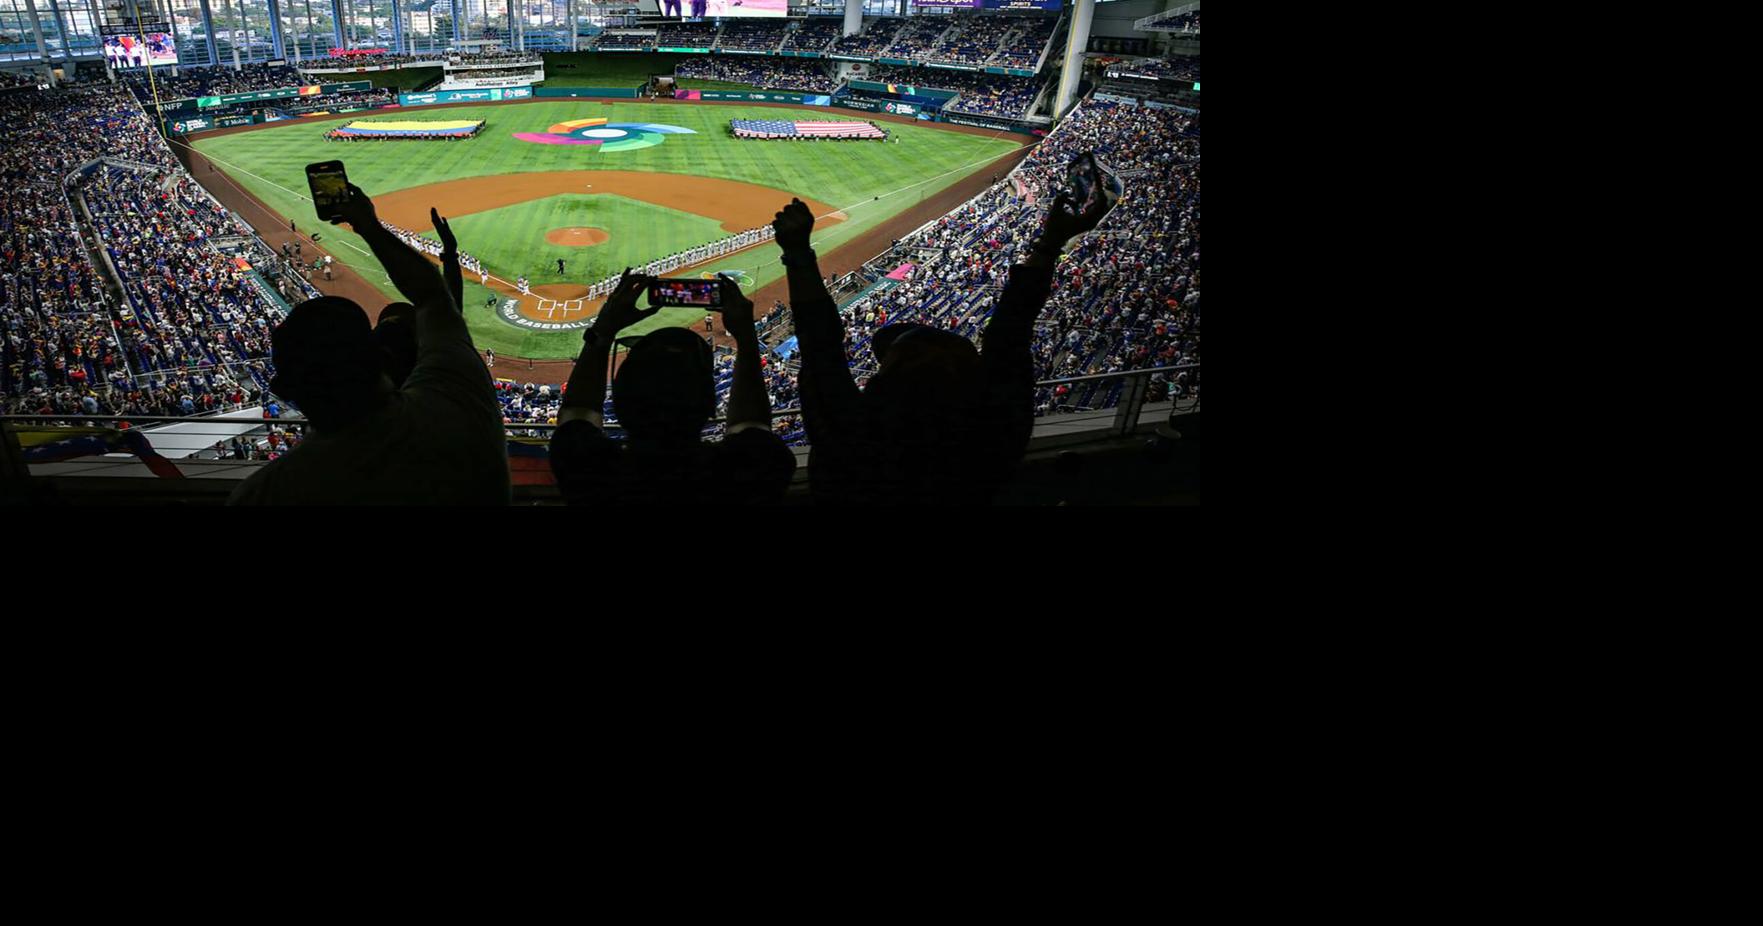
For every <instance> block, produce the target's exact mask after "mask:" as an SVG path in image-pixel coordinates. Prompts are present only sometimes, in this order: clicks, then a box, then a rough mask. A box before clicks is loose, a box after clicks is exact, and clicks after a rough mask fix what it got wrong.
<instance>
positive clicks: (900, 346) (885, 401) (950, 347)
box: [864, 324, 981, 411]
mask: <svg viewBox="0 0 1763 926" xmlns="http://www.w3.org/2000/svg"><path fill="white" fill-rule="evenodd" d="M872 347H873V348H874V350H875V359H876V360H877V361H878V362H879V363H880V366H881V368H880V369H879V370H877V371H876V374H875V375H874V376H872V377H870V378H869V385H868V387H867V388H866V389H865V390H864V394H865V395H868V396H869V397H870V399H871V403H872V405H875V406H877V407H879V406H882V405H895V404H910V405H914V406H918V410H919V411H935V410H936V409H937V408H946V407H950V406H960V405H965V404H967V403H969V402H972V401H974V400H975V399H977V398H978V397H979V386H980V382H981V377H980V363H979V351H977V350H975V349H974V346H973V342H972V341H969V340H968V339H966V338H964V337H962V336H961V335H958V334H955V333H953V332H950V331H944V330H942V329H940V328H930V327H926V326H924V325H914V324H897V325H888V326H887V327H885V328H883V329H881V330H880V331H877V332H876V333H875V340H874V341H873V342H872Z"/></svg>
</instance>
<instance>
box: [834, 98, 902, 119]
mask: <svg viewBox="0 0 1763 926" xmlns="http://www.w3.org/2000/svg"><path fill="white" fill-rule="evenodd" d="M833 105H834V106H843V107H844V108H846V109H859V110H862V111H863V112H866V113H893V114H894V115H896V116H916V115H918V109H919V107H918V106H916V105H914V104H912V103H892V102H887V101H884V100H853V99H848V98H847V99H839V100H834V101H833Z"/></svg>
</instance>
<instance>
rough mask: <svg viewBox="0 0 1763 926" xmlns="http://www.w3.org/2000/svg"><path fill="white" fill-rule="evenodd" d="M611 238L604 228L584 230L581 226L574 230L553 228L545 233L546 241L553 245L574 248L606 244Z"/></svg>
mask: <svg viewBox="0 0 1763 926" xmlns="http://www.w3.org/2000/svg"><path fill="white" fill-rule="evenodd" d="M611 237H612V236H611V235H608V234H606V230H605V229H603V228H582V227H581V226H575V227H572V228H553V229H551V230H550V231H548V232H546V233H545V240H546V241H548V242H550V243H552V244H561V245H564V246H566V247H572V248H585V247H591V246H593V245H596V244H605V243H606V241H607V239H609V238H611Z"/></svg>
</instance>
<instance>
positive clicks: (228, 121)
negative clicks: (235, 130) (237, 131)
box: [214, 116, 258, 129]
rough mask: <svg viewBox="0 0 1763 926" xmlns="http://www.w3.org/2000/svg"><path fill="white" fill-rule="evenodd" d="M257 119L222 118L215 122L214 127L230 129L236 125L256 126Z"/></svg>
mask: <svg viewBox="0 0 1763 926" xmlns="http://www.w3.org/2000/svg"><path fill="white" fill-rule="evenodd" d="M257 118H258V117H256V116H221V117H220V118H219V119H216V120H214V126H215V128H220V129H229V128H232V127H233V126H235V125H254V124H255V123H256V122H257Z"/></svg>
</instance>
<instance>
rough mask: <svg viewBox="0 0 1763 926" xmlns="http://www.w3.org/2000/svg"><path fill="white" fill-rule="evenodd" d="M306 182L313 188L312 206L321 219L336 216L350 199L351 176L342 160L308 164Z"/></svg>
mask: <svg viewBox="0 0 1763 926" xmlns="http://www.w3.org/2000/svg"><path fill="white" fill-rule="evenodd" d="M306 184H307V186H309V187H311V188H312V206H313V208H314V209H316V210H317V211H318V217H319V218H321V219H333V218H336V217H337V216H338V215H340V214H341V213H340V209H341V207H342V205H343V204H344V203H346V202H348V201H349V176H348V175H347V174H345V173H344V172H343V162H342V161H325V162H322V163H319V164H308V165H306Z"/></svg>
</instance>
